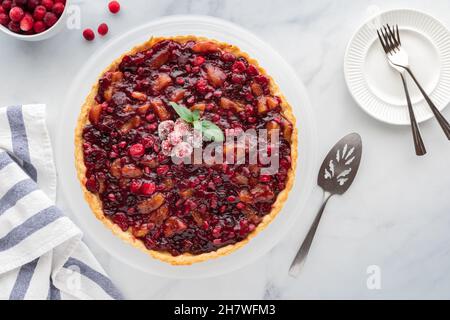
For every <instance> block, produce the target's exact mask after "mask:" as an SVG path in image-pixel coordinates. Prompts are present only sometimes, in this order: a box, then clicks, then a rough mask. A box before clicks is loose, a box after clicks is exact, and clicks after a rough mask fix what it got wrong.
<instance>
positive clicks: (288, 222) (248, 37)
mask: <svg viewBox="0 0 450 320" xmlns="http://www.w3.org/2000/svg"><path fill="white" fill-rule="evenodd" d="M183 34H185V35H186V34H195V35H202V36H206V37H210V38H214V39H217V40H220V41H225V42H228V43H232V44H235V45H237V46H239V47H240V48H241V49H242V50H243V51H245V52H247V53H249V54H250V56H252V57H254V58H256V59H258V61H259V63H260V64H261V66H263V67H264V68H266V70H267V72H268V73H269V74H270V75H271V76H272V77H273V78H274V79H275V80H276V82H277V83H278V85H279V86H280V88H281V90H282V92H283V93H284V95H285V96H286V98H287V100H288V101H289V102H290V104H291V105H292V106H293V109H294V113H295V116H296V118H297V126H298V128H299V146H298V148H299V159H298V162H297V168H298V170H297V172H296V181H295V185H294V188H293V189H292V191H291V193H290V196H289V198H288V201H287V202H286V204H285V206H284V208H283V210H282V211H281V212H280V213H279V214H278V216H277V217H276V219H275V220H274V221H272V223H271V224H270V225H269V226H268V227H267V228H266V229H265V230H264V231H262V232H261V233H260V234H258V235H257V236H256V237H255V238H254V239H252V240H251V241H250V242H249V243H248V244H247V245H245V246H244V247H243V248H241V249H239V250H237V251H236V252H234V253H232V254H230V255H228V256H224V257H221V258H219V259H212V260H209V261H206V262H202V263H197V264H194V265H191V266H171V265H169V264H167V263H164V262H161V261H159V260H156V259H154V258H152V257H150V256H149V255H147V254H145V253H143V252H141V251H140V250H138V249H136V248H134V247H132V246H131V245H128V244H127V243H125V242H123V241H122V240H120V239H119V238H118V237H116V236H114V235H113V234H112V233H111V231H110V230H109V229H107V228H106V227H105V226H103V224H102V223H101V222H100V221H98V220H97V219H96V218H95V216H94V214H93V213H92V212H91V210H90V209H89V207H88V205H87V203H86V202H85V201H84V199H83V195H82V192H81V188H80V185H79V183H78V181H77V178H76V171H75V163H74V143H73V141H74V129H75V125H76V121H77V118H78V114H79V112H80V108H81V105H82V104H83V102H84V99H85V97H86V95H87V94H88V93H89V90H90V89H91V86H92V84H93V83H94V82H95V81H96V80H97V77H98V75H99V74H100V72H102V70H103V69H104V68H106V67H107V66H108V65H109V64H110V63H111V61H113V60H114V59H116V58H117V57H119V56H120V55H121V54H122V53H124V52H126V51H128V50H130V49H131V48H132V47H133V46H135V45H137V44H140V43H142V42H144V41H146V40H148V38H149V37H150V36H157V35H158V36H169V35H183ZM60 117H61V118H60V119H61V121H60V124H61V125H60V127H59V129H58V134H57V141H56V153H55V156H56V164H57V168H58V176H59V183H60V186H61V189H62V191H63V201H64V203H65V204H67V205H68V206H69V208H70V209H71V211H72V212H73V213H74V214H75V220H76V222H77V223H78V224H79V226H80V227H81V229H82V230H83V231H84V233H85V234H87V235H88V236H89V238H90V239H93V240H94V241H96V242H97V244H98V245H99V246H101V247H102V248H103V249H105V250H106V251H107V252H108V253H110V254H111V255H112V256H114V257H115V258H117V259H118V260H121V261H122V262H124V263H127V264H129V265H131V266H133V267H135V268H138V269H139V270H142V271H145V272H149V273H153V274H156V275H159V276H165V277H172V278H200V277H211V276H217V275H219V274H223V273H226V272H230V271H233V270H236V269H238V268H241V267H243V266H245V265H246V264H248V263H250V262H252V261H254V260H255V259H257V258H258V257H260V256H262V255H263V254H265V253H267V252H268V251H269V250H270V249H271V248H272V247H273V246H274V245H275V244H276V243H277V242H278V241H279V240H280V239H281V238H282V237H283V236H284V235H285V234H286V232H287V231H288V230H289V228H290V226H292V225H294V221H295V220H296V219H297V218H301V217H302V215H301V212H302V208H303V207H304V205H305V203H306V201H307V199H308V197H309V195H310V192H311V190H312V187H313V186H314V177H315V174H316V172H317V162H316V148H317V143H316V132H315V125H314V118H313V117H312V110H311V107H310V105H309V100H308V96H307V94H306V90H305V88H304V86H303V85H302V83H301V81H300V80H299V79H298V77H297V76H296V74H295V72H294V70H293V69H292V68H291V67H290V66H289V65H288V64H287V63H286V62H285V61H284V59H283V58H282V57H281V56H280V55H279V54H278V53H277V52H276V51H274V50H273V49H272V48H271V47H270V46H268V45H267V44H266V43H264V42H263V41H262V40H260V39H259V38H257V37H256V36H255V35H253V34H252V33H250V32H248V31H247V30H244V29H242V28H241V27H238V26H236V25H234V24H232V23H229V22H226V21H223V20H219V19H215V18H211V17H204V16H171V17H165V18H161V19H158V20H155V21H152V22H150V23H147V24H145V25H142V26H140V27H137V28H135V29H133V30H131V31H129V32H127V33H125V34H123V35H121V36H119V37H117V38H115V39H112V40H111V41H110V42H109V43H108V44H106V45H105V46H104V47H103V48H102V49H101V50H100V51H98V52H97V53H95V54H94V55H93V56H92V57H91V59H89V60H88V61H87V62H86V64H85V66H84V67H83V68H82V69H81V71H80V73H79V74H78V75H77V77H76V78H75V80H74V82H73V84H72V86H71V88H70V90H69V92H68V95H67V99H66V103H65V105H64V107H63V110H62V112H61V115H60Z"/></svg>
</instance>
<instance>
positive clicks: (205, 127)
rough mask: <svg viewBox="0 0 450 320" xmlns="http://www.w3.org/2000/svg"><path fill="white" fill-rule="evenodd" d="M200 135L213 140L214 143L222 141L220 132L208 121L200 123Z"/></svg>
mask: <svg viewBox="0 0 450 320" xmlns="http://www.w3.org/2000/svg"><path fill="white" fill-rule="evenodd" d="M202 133H203V136H204V137H206V139H208V140H214V142H222V141H223V140H224V136H223V132H222V130H221V129H220V128H219V127H218V126H216V125H215V124H214V123H212V122H211V121H208V120H203V121H202Z"/></svg>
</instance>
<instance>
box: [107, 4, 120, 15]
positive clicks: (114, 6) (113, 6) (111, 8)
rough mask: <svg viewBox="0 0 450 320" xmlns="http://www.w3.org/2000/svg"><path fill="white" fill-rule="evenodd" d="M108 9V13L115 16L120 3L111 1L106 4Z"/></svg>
mask: <svg viewBox="0 0 450 320" xmlns="http://www.w3.org/2000/svg"><path fill="white" fill-rule="evenodd" d="M108 8H109V11H111V13H114V14H116V13H117V12H119V11H120V3H119V2H117V1H111V2H110V3H109V4H108Z"/></svg>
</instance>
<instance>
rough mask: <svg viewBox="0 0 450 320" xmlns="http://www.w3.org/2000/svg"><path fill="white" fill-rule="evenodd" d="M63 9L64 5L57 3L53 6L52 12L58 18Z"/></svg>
mask: <svg viewBox="0 0 450 320" xmlns="http://www.w3.org/2000/svg"><path fill="white" fill-rule="evenodd" d="M64 8H65V6H64V4H62V3H60V2H58V3H55V4H54V5H53V7H52V12H53V13H54V14H56V15H57V16H58V17H59V16H60V15H62V13H63V12H64Z"/></svg>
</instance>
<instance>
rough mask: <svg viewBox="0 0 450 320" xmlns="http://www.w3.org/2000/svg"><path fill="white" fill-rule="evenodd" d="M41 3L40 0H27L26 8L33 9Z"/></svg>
mask: <svg viewBox="0 0 450 320" xmlns="http://www.w3.org/2000/svg"><path fill="white" fill-rule="evenodd" d="M40 3H41V1H40V0H28V4H27V7H28V10H30V11H33V10H34V9H36V7H37V6H38V5H39V4H40Z"/></svg>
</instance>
